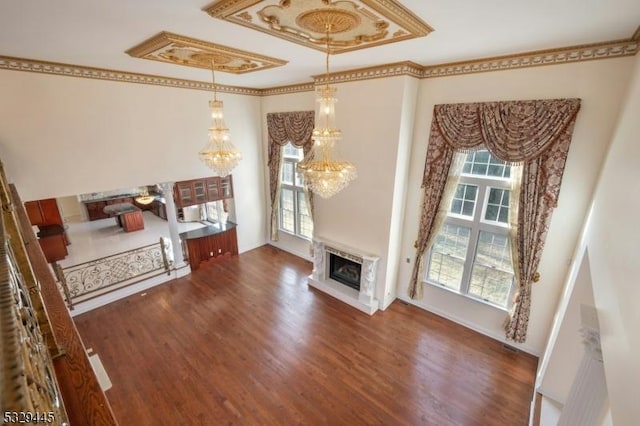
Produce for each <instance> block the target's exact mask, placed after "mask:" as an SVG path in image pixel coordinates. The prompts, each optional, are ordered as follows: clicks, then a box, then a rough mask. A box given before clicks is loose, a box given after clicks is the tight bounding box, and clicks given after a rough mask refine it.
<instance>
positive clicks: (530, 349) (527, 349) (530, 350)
mask: <svg viewBox="0 0 640 426" xmlns="http://www.w3.org/2000/svg"><path fill="white" fill-rule="evenodd" d="M398 299H399V300H402V301H404V302H406V303H408V304H410V305H413V306H415V307H417V308H420V309H424V310H425V311H428V312H431V313H433V314H436V315H438V316H441V317H443V318H446V319H448V320H449V321H453V322H455V323H457V324H460V325H462V326H464V327H467V328H469V329H471V330H473V331H477V332H478V333H480V334H484V335H485V336H487V337H491V338H492V339H494V340H497V341H499V342H501V343H504V344H507V345H509V346H512V347H514V348H516V349H518V350H520V351H523V352H526V353H528V354H529V355H533V356H535V357H538V358H540V356H541V353H540V351H538V350H536V349H535V348H533V347H531V346H529V345H527V344H518V343H514V342H511V341H508V340H507V339H505V337H504V336H503V335H500V334H498V333H496V332H494V331H492V330H487V329H486V328H484V327H480V326H478V325H477V324H474V323H472V322H469V321H466V320H464V319H462V318H459V317H457V316H455V315H451V314H450V313H448V312H445V311H443V310H441V309H438V308H436V307H434V306H431V305H424V304H418V303H416V302H415V301H414V300H412V299H411V298H409V297H408V296H398Z"/></svg>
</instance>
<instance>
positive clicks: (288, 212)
mask: <svg viewBox="0 0 640 426" xmlns="http://www.w3.org/2000/svg"><path fill="white" fill-rule="evenodd" d="M280 229H283V230H285V231H289V232H295V231H296V228H295V219H294V212H293V191H292V190H290V189H286V188H282V191H281V193H280Z"/></svg>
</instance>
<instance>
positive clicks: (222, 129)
mask: <svg viewBox="0 0 640 426" xmlns="http://www.w3.org/2000/svg"><path fill="white" fill-rule="evenodd" d="M214 68H215V64H214V60H213V59H211V76H212V79H213V99H212V100H210V101H209V108H210V109H211V119H212V125H211V127H209V142H208V143H207V145H206V146H205V147H204V148H203V149H202V150H200V151H199V152H198V156H199V157H200V159H201V160H202V161H203V162H204V163H205V164H206V165H207V166H209V168H210V169H211V170H213V172H214V173H215V174H217V175H218V176H227V175H228V174H229V173H231V170H232V169H233V168H234V167H235V166H237V165H238V162H239V161H240V160H241V159H242V154H240V151H238V150H237V149H236V147H235V146H233V143H231V140H230V137H229V129H227V126H226V125H225V123H224V115H223V114H224V113H223V111H222V101H219V100H218V98H217V91H216V75H215V72H214Z"/></svg>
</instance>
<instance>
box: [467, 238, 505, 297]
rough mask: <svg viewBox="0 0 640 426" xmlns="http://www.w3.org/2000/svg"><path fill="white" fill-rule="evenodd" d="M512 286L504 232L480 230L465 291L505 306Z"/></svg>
mask: <svg viewBox="0 0 640 426" xmlns="http://www.w3.org/2000/svg"><path fill="white" fill-rule="evenodd" d="M512 285H513V268H512V265H511V252H510V248H509V238H508V237H507V236H506V235H501V234H494V233H491V232H486V231H480V235H479V237H478V246H477V248H476V257H475V261H474V264H473V269H472V271H471V283H470V286H469V294H472V295H474V296H477V297H479V298H481V299H484V300H488V301H489V302H491V303H495V304H497V305H500V306H507V303H508V299H509V293H510V291H511V286H512Z"/></svg>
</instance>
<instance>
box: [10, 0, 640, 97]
mask: <svg viewBox="0 0 640 426" xmlns="http://www.w3.org/2000/svg"><path fill="white" fill-rule="evenodd" d="M245 1H249V0H245ZM252 1H255V0H252ZM638 51H640V27H639V28H638V30H637V31H636V32H635V33H634V34H633V36H632V37H630V38H628V39H624V40H614V41H609V42H602V43H592V44H585V45H579V46H571V47H565V48H558V49H549V50H540V51H534V52H528V53H522V54H517V55H505V56H499V57H492V58H483V59H477V60H472V61H464V62H453V63H446V64H439V65H427V66H423V65H419V64H416V63H413V62H410V61H406V62H396V63H391V64H384V65H379V66H373V67H366V68H359V69H355V70H349V71H342V72H334V73H331V74H329V83H331V84H334V83H347V82H352V81H360V80H368V79H374V78H388V77H396V76H410V77H414V78H419V79H424V78H438V77H447V76H453V75H463V74H473V73H479V72H491V71H502V70H510V69H521V68H529V67H537V66H542V65H559V64H566V63H574V62H582V61H590V60H597V59H611V58H619V57H625V56H633V55H636V54H637V53H638ZM2 69H5V70H13V71H27V72H35V73H42V74H51V75H63V76H69V77H81V78H91V79H97V80H109V81H121V82H127V83H138V84H152V85H156V86H167V87H176V88H182V89H195V90H209V91H212V90H213V85H212V84H211V83H208V82H202V81H195V80H184V79H178V78H171V77H163V76H158V75H151V74H140V73H131V72H126V71H117V70H110V69H104V68H94V67H86V66H81V65H71V64H62V63H56V62H47V61H40V60H34V59H25V58H16V57H10V56H0V70H2ZM311 78H312V79H313V81H312V82H307V83H300V84H292V85H286V86H278V87H271V88H264V89H256V88H250V87H240V86H225V85H217V89H218V91H219V92H221V93H230V94H237V95H248V96H272V95H282V94H290V93H298V92H308V91H314V90H315V85H318V84H324V83H326V81H325V80H326V75H324V74H322V75H315V76H312V77H311Z"/></svg>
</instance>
